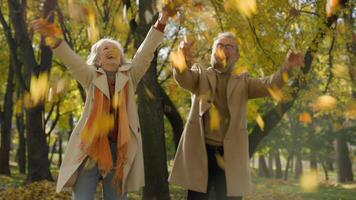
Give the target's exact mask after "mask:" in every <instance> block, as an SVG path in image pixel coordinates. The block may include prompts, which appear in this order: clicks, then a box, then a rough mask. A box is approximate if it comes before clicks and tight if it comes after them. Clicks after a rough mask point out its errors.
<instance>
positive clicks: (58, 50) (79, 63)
mask: <svg viewBox="0 0 356 200" xmlns="http://www.w3.org/2000/svg"><path fill="white" fill-rule="evenodd" d="M31 25H32V28H33V30H34V31H35V32H37V33H40V34H41V35H42V36H43V37H46V38H49V40H50V41H51V44H50V46H51V48H52V49H53V52H54V55H55V56H56V57H57V58H58V59H59V60H61V61H62V62H63V63H64V64H65V66H66V67H67V68H68V69H69V70H70V72H71V73H72V74H73V77H74V78H75V79H76V80H77V81H78V82H79V83H80V84H81V85H82V86H83V87H84V88H87V87H88V86H89V83H90V82H91V80H92V79H93V77H94V73H93V72H94V71H93V70H91V68H90V66H88V65H87V64H86V62H85V61H84V60H83V59H82V58H81V57H80V56H78V55H77V54H76V53H75V52H74V51H73V50H72V49H71V48H70V47H69V45H68V44H67V43H66V42H65V41H62V40H61V39H60V37H59V34H60V31H59V28H58V27H57V26H56V25H54V24H52V23H49V22H48V21H47V20H45V19H37V20H34V21H32V23H31Z"/></svg>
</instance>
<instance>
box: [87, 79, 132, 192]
mask: <svg viewBox="0 0 356 200" xmlns="http://www.w3.org/2000/svg"><path fill="white" fill-rule="evenodd" d="M127 94H128V84H127V83H126V85H125V86H124V88H123V89H122V90H121V91H120V92H118V94H114V97H115V95H118V97H119V98H118V101H119V102H118V105H116V106H115V105H114V108H115V107H116V108H115V109H117V112H118V113H119V115H118V119H117V120H118V121H117V122H115V118H114V116H113V115H112V114H110V106H111V102H110V100H109V99H108V98H107V97H106V96H105V95H104V94H103V93H102V92H101V91H100V90H99V89H98V88H97V87H95V89H94V102H93V109H92V111H91V112H90V115H89V118H88V120H87V122H86V124H85V126H84V128H83V130H82V133H81V148H82V149H83V150H84V151H85V152H86V154H87V155H88V156H89V157H90V158H91V159H93V160H94V161H96V163H97V165H98V168H99V170H100V171H101V172H102V173H103V175H106V174H107V173H109V172H110V170H111V169H113V167H114V169H115V172H114V177H113V180H112V183H113V184H114V185H116V186H118V192H119V193H120V194H122V189H123V188H122V183H123V175H124V166H125V164H126V162H127V149H128V144H129V142H130V139H131V138H130V130H129V121H128V114H127V101H128V99H127V98H128V95H127ZM114 97H113V101H115V100H114V99H115V98H114ZM114 123H119V128H118V133H117V134H118V137H117V140H118V141H117V156H116V165H115V166H113V162H112V155H111V151H110V145H109V139H108V135H109V133H110V131H111V130H112V129H113V128H114Z"/></svg>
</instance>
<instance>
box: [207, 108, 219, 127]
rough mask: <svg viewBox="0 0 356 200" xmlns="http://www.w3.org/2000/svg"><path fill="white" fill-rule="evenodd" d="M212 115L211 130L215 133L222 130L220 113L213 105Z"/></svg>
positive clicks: (210, 112)
mask: <svg viewBox="0 0 356 200" xmlns="http://www.w3.org/2000/svg"><path fill="white" fill-rule="evenodd" d="M209 114H210V130H212V131H215V130H219V129H220V115H219V111H218V110H217V109H216V107H215V106H214V105H211V108H210V110H209Z"/></svg>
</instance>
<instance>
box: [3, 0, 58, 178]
mask: <svg viewBox="0 0 356 200" xmlns="http://www.w3.org/2000/svg"><path fill="white" fill-rule="evenodd" d="M8 5H9V11H10V16H11V22H12V25H13V27H14V29H15V33H16V34H15V35H16V40H17V41H18V44H19V50H20V55H21V61H22V62H23V63H24V77H25V82H26V86H28V87H26V88H27V90H28V88H30V87H29V85H30V80H31V77H32V75H38V74H39V73H40V72H41V71H46V72H48V71H49V68H50V65H51V62H50V61H51V59H52V57H51V55H50V54H49V53H48V52H47V51H50V50H49V49H48V48H47V49H44V48H41V49H42V52H41V53H42V54H45V55H46V57H43V56H42V57H41V65H38V64H37V62H36V59H35V54H34V50H33V48H32V41H31V39H30V36H29V33H28V31H27V30H28V27H27V24H26V21H25V20H26V15H25V14H26V6H27V5H26V1H19V0H8ZM55 6H56V0H46V1H45V2H44V7H45V10H44V11H45V13H44V16H47V14H48V13H49V11H52V10H54V8H55ZM49 20H50V21H51V20H53V17H52V18H50V19H49ZM27 92H28V91H27ZM43 113H44V105H43V104H38V105H36V106H33V107H31V108H27V109H26V115H25V116H26V120H25V122H26V126H25V127H26V132H27V135H26V136H27V137H26V139H27V155H28V175H27V181H28V182H32V181H39V180H43V179H48V180H53V179H52V176H51V173H50V170H49V161H48V145H47V143H46V136H45V132H44V127H43Z"/></svg>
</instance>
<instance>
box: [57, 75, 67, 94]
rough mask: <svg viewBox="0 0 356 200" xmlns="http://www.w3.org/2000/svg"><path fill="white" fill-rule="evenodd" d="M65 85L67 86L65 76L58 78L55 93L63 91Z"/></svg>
mask: <svg viewBox="0 0 356 200" xmlns="http://www.w3.org/2000/svg"><path fill="white" fill-rule="evenodd" d="M66 87H67V79H66V78H62V79H60V80H59V81H58V82H57V85H56V94H60V93H62V92H64V91H65V89H66Z"/></svg>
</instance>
